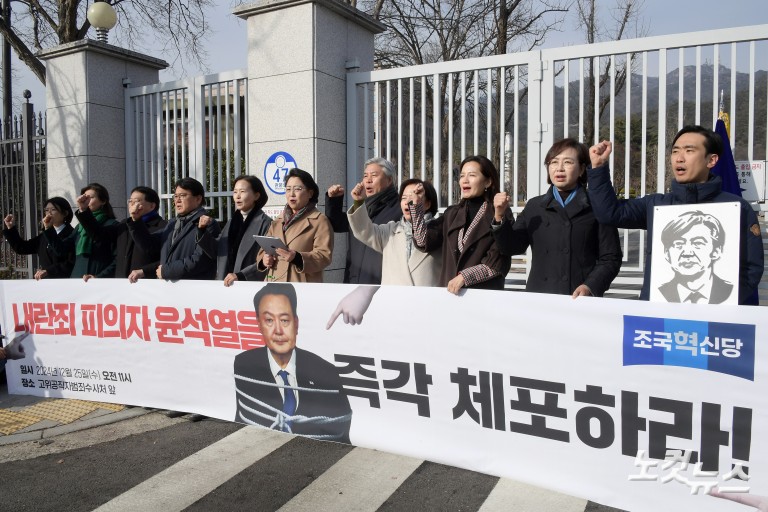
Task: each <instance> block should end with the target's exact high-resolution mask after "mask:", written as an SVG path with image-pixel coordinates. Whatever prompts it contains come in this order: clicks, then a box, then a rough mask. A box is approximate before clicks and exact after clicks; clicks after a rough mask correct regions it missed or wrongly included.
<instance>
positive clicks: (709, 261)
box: [659, 210, 734, 304]
mask: <svg viewBox="0 0 768 512" xmlns="http://www.w3.org/2000/svg"><path fill="white" fill-rule="evenodd" d="M661 242H662V244H664V256H665V258H666V260H667V262H669V264H670V266H671V267H672V270H673V271H674V273H675V277H673V278H672V280H671V281H669V282H668V283H664V284H662V285H661V286H659V291H660V292H661V294H662V295H663V296H664V298H665V299H667V302H690V303H700V304H722V303H723V302H725V301H726V300H728V298H729V297H730V296H731V294H732V293H733V288H734V287H733V283H729V282H728V281H726V280H724V279H722V278H721V277H720V276H718V275H717V274H715V273H714V264H715V262H717V261H718V260H719V259H720V257H721V256H722V254H723V243H724V242H725V231H724V230H723V226H722V224H720V221H719V220H717V218H715V217H714V216H712V215H709V214H706V213H703V212H701V211H698V210H696V211H690V212H686V213H684V214H682V215H681V216H679V217H678V218H677V219H675V220H673V221H671V222H670V223H669V224H667V225H666V226H665V227H664V230H663V231H662V232H661Z"/></svg>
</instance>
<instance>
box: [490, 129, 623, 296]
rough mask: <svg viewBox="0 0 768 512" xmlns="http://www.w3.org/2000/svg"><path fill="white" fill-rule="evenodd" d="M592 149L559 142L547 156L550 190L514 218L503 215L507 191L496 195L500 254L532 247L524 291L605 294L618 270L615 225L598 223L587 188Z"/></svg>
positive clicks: (570, 140)
mask: <svg viewBox="0 0 768 512" xmlns="http://www.w3.org/2000/svg"><path fill="white" fill-rule="evenodd" d="M588 164H589V150H588V149H587V146H586V145H584V144H581V143H580V142H578V141H577V140H575V139H570V138H569V139H562V140H560V141H558V142H555V143H554V144H553V145H552V148H550V150H549V152H548V153H547V156H546V158H545V159H544V165H545V166H546V169H547V183H549V184H550V185H551V186H550V187H549V190H548V191H547V193H546V194H544V195H541V196H538V197H534V198H533V199H530V200H529V201H528V203H527V204H526V205H525V208H524V209H523V211H522V213H521V214H520V215H518V217H517V220H515V221H514V222H513V221H512V220H511V219H505V218H503V215H502V213H503V212H504V211H505V210H506V209H508V207H509V196H508V195H507V194H506V193H505V192H501V193H499V194H497V196H496V197H495V198H494V207H495V215H494V221H493V223H494V225H497V226H498V227H494V232H493V235H494V238H495V239H496V243H497V246H498V248H499V250H500V251H501V253H502V254H505V255H513V254H522V253H524V252H525V251H526V250H527V249H528V247H529V246H530V247H531V253H532V261H531V273H530V275H529V276H528V282H527V283H526V285H525V290H526V291H528V292H537V293H555V294H560V295H571V296H572V297H573V298H574V299H575V298H576V297H580V296H583V295H594V296H596V297H601V296H602V295H603V293H605V291H606V290H607V289H608V287H609V286H610V285H611V282H612V281H613V279H614V278H615V277H616V275H617V274H618V273H619V268H620V267H621V245H620V244H619V232H618V230H617V229H616V228H615V227H611V226H604V225H602V224H598V222H597V220H596V219H595V215H594V214H593V213H592V206H591V205H590V202H589V194H588V191H587V189H586V183H587V175H586V170H587V165H588Z"/></svg>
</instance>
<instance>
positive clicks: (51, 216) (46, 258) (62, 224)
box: [3, 197, 75, 280]
mask: <svg viewBox="0 0 768 512" xmlns="http://www.w3.org/2000/svg"><path fill="white" fill-rule="evenodd" d="M3 220H4V222H5V228H4V229H3V236H5V239H6V240H8V244H9V245H10V246H11V249H13V251H14V252H15V253H16V254H37V258H38V269H37V270H36V271H35V275H34V277H35V279H37V280H40V279H45V278H67V277H69V276H70V274H72V267H73V266H74V264H75V251H74V247H73V248H72V250H70V251H68V252H64V253H62V254H61V255H59V254H57V253H56V251H54V250H53V247H51V245H50V244H49V243H48V241H47V240H46V238H45V236H43V234H42V233H40V234H38V235H37V236H35V237H33V238H30V239H29V240H23V239H22V238H21V235H19V231H18V230H17V229H16V221H15V218H14V216H13V215H12V214H8V215H6V216H5V219H3ZM71 221H72V207H71V206H69V202H67V200H66V199H64V198H63V197H51V198H50V199H48V200H47V201H46V202H45V207H44V208H43V220H42V224H43V225H44V226H45V225H50V226H52V228H53V230H54V232H55V236H56V237H57V238H59V239H64V238H67V237H68V236H70V235H71V234H72V232H73V231H74V228H73V227H72V225H71V224H70V222H71Z"/></svg>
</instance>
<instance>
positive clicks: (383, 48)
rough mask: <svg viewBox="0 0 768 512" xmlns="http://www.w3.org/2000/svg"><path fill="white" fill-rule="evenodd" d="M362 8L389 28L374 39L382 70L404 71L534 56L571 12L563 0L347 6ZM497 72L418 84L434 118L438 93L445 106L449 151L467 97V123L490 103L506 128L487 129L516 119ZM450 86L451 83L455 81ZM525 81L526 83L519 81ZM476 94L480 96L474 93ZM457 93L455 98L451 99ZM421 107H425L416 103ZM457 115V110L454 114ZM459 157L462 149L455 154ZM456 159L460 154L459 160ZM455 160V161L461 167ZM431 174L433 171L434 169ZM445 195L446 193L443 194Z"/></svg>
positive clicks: (443, 138) (376, 1)
mask: <svg viewBox="0 0 768 512" xmlns="http://www.w3.org/2000/svg"><path fill="white" fill-rule="evenodd" d="M349 1H350V3H353V2H354V4H353V5H356V6H357V7H358V8H359V9H362V10H364V11H365V12H368V13H369V14H371V15H372V16H374V17H375V18H377V19H378V20H379V21H380V22H382V23H383V24H384V25H386V27H387V31H386V32H385V33H383V34H380V35H378V36H377V39H376V50H375V51H376V53H375V58H376V66H377V67H380V68H390V67H402V66H411V65H419V64H429V63H434V62H445V61H453V60H459V59H467V58H474V57H482V56H487V55H496V54H505V53H509V52H514V51H525V50H530V49H532V48H534V47H536V46H537V45H539V44H540V43H541V42H542V41H543V40H544V38H545V36H546V34H547V33H548V32H549V31H550V30H553V29H556V28H557V27H558V26H559V25H560V23H561V22H562V18H563V16H564V14H565V13H566V12H567V7H566V2H565V0H544V1H541V0H349ZM511 72H512V71H511V70H507V71H506V72H505V76H499V75H500V73H499V72H498V71H497V70H494V71H493V73H492V74H493V76H494V78H492V80H491V81H490V82H489V81H488V80H487V79H486V78H485V77H484V76H483V77H480V79H479V80H478V81H477V83H476V80H475V76H474V75H473V74H472V73H468V74H466V75H465V76H464V77H463V80H462V76H461V75H462V74H461V73H454V74H453V75H452V77H449V76H448V75H446V74H440V75H439V78H438V80H437V82H436V83H435V82H434V79H433V77H431V76H430V77H424V78H423V79H420V80H419V79H417V81H416V83H415V84H414V87H415V88H418V89H417V91H416V92H418V93H421V90H422V89H425V90H426V105H424V106H423V108H424V109H425V110H426V111H427V112H428V117H430V118H431V113H432V111H433V110H432V109H433V98H434V97H435V95H434V90H435V88H437V98H439V99H440V101H441V112H442V119H441V124H440V133H435V134H433V136H434V137H436V138H437V137H439V138H440V139H439V140H440V144H441V147H442V148H446V147H448V145H447V140H448V138H449V137H453V136H454V134H453V133H449V131H450V128H449V121H448V118H449V116H450V115H451V113H452V114H453V117H454V118H458V117H459V116H460V109H461V108H462V102H461V98H464V99H465V104H466V109H467V114H470V115H469V116H468V117H472V116H471V113H473V112H474V111H475V110H477V111H478V114H479V117H480V119H481V120H483V121H487V120H486V119H485V117H486V112H487V105H488V102H490V103H491V104H492V105H491V107H492V113H493V114H492V115H493V116H494V118H495V119H497V120H499V119H502V117H503V122H501V123H494V126H495V127H494V128H492V127H490V126H488V127H487V128H486V129H489V130H503V128H499V127H498V126H497V125H501V126H505V125H506V122H507V121H508V119H509V118H510V116H511V115H512V114H513V112H514V109H515V108H516V107H517V106H516V105H510V104H509V103H507V108H506V109H505V110H506V112H505V113H504V114H502V113H501V112H500V104H501V102H500V101H499V98H500V97H501V95H502V94H507V93H508V92H509V91H506V87H507V86H509V84H510V83H511V81H510V80H508V79H505V77H506V78H508V76H509V75H510V73H511ZM449 80H450V81H451V83H449ZM519 83H523V82H519ZM476 89H477V90H478V91H479V92H480V94H479V95H478V96H477V100H476V99H475V98H476V96H475V95H474V94H473V93H472V92H473V91H475V90H476ZM450 91H452V94H450ZM417 106H418V107H419V108H422V106H420V105H417ZM451 110H452V112H451ZM499 138H500V137H498V133H496V134H494V136H493V137H492V139H493V141H494V142H493V151H492V153H493V154H492V155H488V156H489V157H491V158H492V159H494V160H498V155H499V151H498V140H499ZM455 151H458V150H457V149H456V150H455ZM454 156H457V155H454ZM455 160H456V159H454V161H455ZM427 168H428V169H431V168H432V166H431V165H428V166H427ZM451 171H452V170H450V169H446V168H444V169H443V171H442V172H443V177H444V179H443V180H441V182H442V183H443V184H444V185H445V183H446V182H447V179H448V178H450V177H451V176H452V172H451ZM451 179H452V178H451ZM443 192H446V191H445V190H444V191H443Z"/></svg>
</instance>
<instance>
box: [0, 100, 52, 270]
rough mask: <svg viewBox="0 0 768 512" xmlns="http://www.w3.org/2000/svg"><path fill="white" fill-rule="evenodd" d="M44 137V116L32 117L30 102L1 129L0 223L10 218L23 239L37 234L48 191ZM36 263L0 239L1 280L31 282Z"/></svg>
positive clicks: (3, 226)
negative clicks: (9, 216)
mask: <svg viewBox="0 0 768 512" xmlns="http://www.w3.org/2000/svg"><path fill="white" fill-rule="evenodd" d="M45 133H46V126H45V117H44V115H43V114H41V113H38V114H37V115H35V113H34V105H32V104H31V103H29V102H26V103H24V104H23V105H22V113H21V115H19V116H14V117H13V119H10V118H9V119H8V120H6V121H5V122H4V123H2V126H0V216H2V218H1V219H0V222H3V219H5V217H6V215H8V214H9V213H10V214H13V215H14V217H15V221H16V227H17V228H18V230H19V233H20V234H21V236H22V237H23V238H31V237H32V236H35V235H36V234H37V233H38V232H39V226H40V219H41V215H40V214H41V212H42V207H43V204H42V202H43V201H44V200H45V195H46V194H47V191H48V172H47V166H46V136H45ZM2 228H3V229H5V223H4V222H3V224H2ZM36 260H37V257H36V256H19V255H17V254H16V253H14V252H13V251H12V250H11V249H10V247H9V246H8V243H7V242H6V241H5V240H4V239H3V241H2V244H0V278H2V279H24V278H31V277H32V276H33V275H34V269H35V266H36V265H37V261H36Z"/></svg>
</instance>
